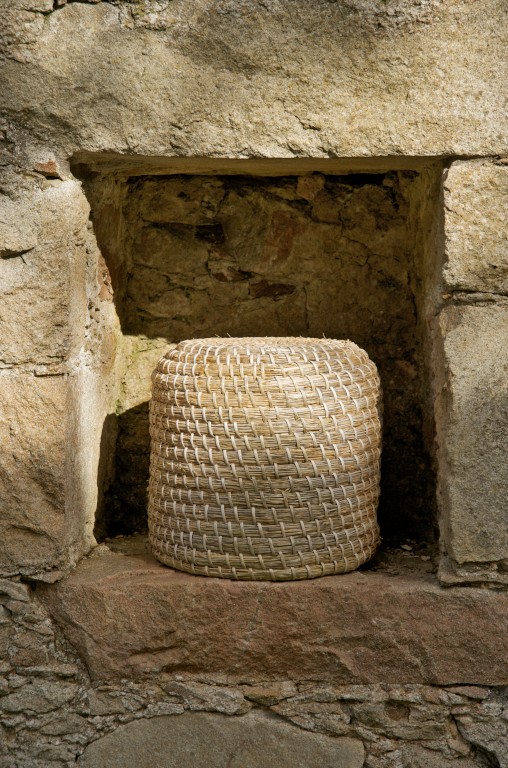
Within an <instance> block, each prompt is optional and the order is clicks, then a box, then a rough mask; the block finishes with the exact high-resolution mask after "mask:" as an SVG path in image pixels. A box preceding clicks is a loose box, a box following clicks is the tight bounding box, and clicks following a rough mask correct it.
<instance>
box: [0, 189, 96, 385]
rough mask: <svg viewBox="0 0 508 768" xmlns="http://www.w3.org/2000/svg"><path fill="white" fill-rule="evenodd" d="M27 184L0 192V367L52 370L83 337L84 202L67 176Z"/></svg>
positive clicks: (85, 306) (84, 285)
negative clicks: (22, 366) (36, 367)
mask: <svg viewBox="0 0 508 768" xmlns="http://www.w3.org/2000/svg"><path fill="white" fill-rule="evenodd" d="M34 175H35V174H34ZM27 187H28V188H25V189H20V188H19V186H18V187H15V188H14V190H13V189H9V190H8V194H7V192H6V191H5V190H4V194H1V195H0V265H1V266H0V269H1V283H0V297H1V300H0V368H6V367H9V368H10V367H12V366H19V365H25V366H26V365H30V366H32V367H33V366H34V365H37V366H44V367H46V368H48V367H49V369H50V370H51V371H54V369H55V368H56V367H57V366H58V365H60V366H61V365H62V363H63V362H65V361H67V360H68V359H69V357H70V356H72V355H73V354H76V353H77V352H78V351H79V348H80V347H81V345H82V343H83V337H84V334H85V325H86V321H87V317H88V308H87V295H86V257H85V254H84V247H85V242H86V239H87V222H88V213H89V206H88V203H87V200H86V198H85V196H84V195H83V192H82V191H81V188H80V185H79V183H78V182H76V181H73V180H66V181H60V180H59V181H56V180H52V181H47V180H45V179H43V178H42V177H40V180H32V181H31V182H30V183H29V184H28V185H27Z"/></svg>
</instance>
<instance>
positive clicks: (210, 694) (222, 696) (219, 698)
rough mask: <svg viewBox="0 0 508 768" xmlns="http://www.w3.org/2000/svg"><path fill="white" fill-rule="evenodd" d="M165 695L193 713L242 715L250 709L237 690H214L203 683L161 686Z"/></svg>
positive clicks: (174, 683) (173, 683)
mask: <svg viewBox="0 0 508 768" xmlns="http://www.w3.org/2000/svg"><path fill="white" fill-rule="evenodd" d="M163 688H164V690H165V691H166V693H168V694H169V695H170V696H175V697H177V699H180V700H181V701H182V702H183V703H184V704H185V707H186V708H188V709H191V710H194V711H196V712H197V711H199V710H208V711H212V712H222V713H223V714H225V715H239V714H244V713H245V712H247V711H248V710H249V709H250V705H249V703H248V702H247V701H245V699H244V697H243V694H242V692H241V691H240V690H238V689H237V688H233V687H231V688H226V689H224V688H216V687H215V686H212V685H204V684H203V683H194V682H192V683H191V682H188V683H180V682H171V683H167V684H166V685H164V686H163Z"/></svg>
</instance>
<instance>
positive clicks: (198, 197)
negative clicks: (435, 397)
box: [73, 156, 441, 544]
mask: <svg viewBox="0 0 508 768" xmlns="http://www.w3.org/2000/svg"><path fill="white" fill-rule="evenodd" d="M440 170H441V168H440V165H439V163H438V162H432V161H428V160H427V161H425V162H424V161H418V160H414V161H413V162H411V159H406V160H405V161H404V164H401V163H400V162H399V163H397V162H396V161H394V162H392V163H390V162H389V161H387V160H386V159H384V160H380V161H376V160H375V159H372V160H370V161H369V162H363V163H361V162H358V161H350V162H349V163H346V162H345V161H340V162H339V161H319V162H318V161H316V162H314V163H312V162H311V161H310V160H301V161H299V160H291V161H290V160H287V161H276V160H274V161H259V162H258V163H256V162H255V161H248V160H244V161H242V160H238V161H229V162H227V161H223V162H222V163H221V162H219V161H217V162H215V163H214V162H213V161H210V160H208V161H205V160H203V161H199V160H194V161H188V162H187V163H185V162H184V161H181V162H180V164H179V163H178V162H175V161H173V162H170V161H169V160H167V161H162V160H159V161H157V160H154V159H140V160H138V161H136V159H135V158H134V159H133V158H132V157H131V158H129V159H128V160H125V159H123V160H122V159H119V158H115V157H113V156H99V157H97V156H95V157H93V158H91V157H80V158H77V159H76V162H75V164H74V166H73V171H74V173H75V174H76V175H78V176H80V177H81V178H82V180H83V182H84V190H85V193H86V195H87V197H88V199H89V202H90V204H91V209H92V214H91V218H92V222H93V227H94V231H95V235H96V238H97V242H98V246H99V249H100V252H101V255H102V258H103V259H104V264H103V268H104V271H105V274H107V276H108V280H110V281H111V290H112V299H113V301H114V305H115V308H116V314H117V317H118V320H119V326H120V328H121V335H122V339H121V343H120V344H119V347H118V350H117V359H116V364H115V366H114V369H115V374H114V376H113V374H112V373H111V369H112V366H111V365H109V366H108V373H107V374H105V375H107V376H110V377H113V378H114V384H112V386H113V387H114V388H115V392H116V397H115V407H114V409H111V410H112V412H111V413H110V414H109V415H108V417H107V418H106V421H105V424H104V428H103V435H102V442H101V460H100V467H99V477H98V487H99V502H98V508H97V519H96V536H97V538H98V539H99V540H100V539H104V538H106V537H114V536H117V535H127V536H128V535H131V534H133V533H135V532H144V531H146V528H147V521H146V486H147V480H148V464H149V435H148V400H149V393H150V374H151V372H152V370H153V368H154V366H155V364H156V362H157V360H158V359H159V357H160V356H162V354H163V353H164V351H165V350H166V348H167V346H168V344H169V343H170V342H175V341H179V340H181V339H185V338H199V337H206V336H227V335H231V336H268V335H269V336H310V337H323V336H326V337H331V338H348V339H351V340H353V341H354V342H356V343H357V344H359V345H360V346H361V347H363V348H364V349H365V350H366V351H367V352H368V353H369V355H370V356H371V358H372V359H373V360H374V361H375V363H376V364H377V366H378V369H379V372H380V375H381V381H382V387H383V401H384V413H383V458H382V482H381V500H380V506H379V513H378V515H379V521H380V525H381V531H382V536H383V538H384V539H385V541H388V542H390V543H394V544H396V543H400V542H401V541H406V540H408V539H409V540H414V541H415V542H424V543H427V544H428V543H430V542H432V541H433V540H434V539H435V527H436V523H435V479H434V468H433V458H432V442H433V434H434V425H433V413H432V410H433V409H432V402H431V397H430V394H429V393H430V383H429V366H428V359H429V354H430V353H429V343H428V339H427V333H426V328H427V317H428V314H429V308H428V307H429V297H430V296H431V295H432V292H433V291H434V290H435V286H434V285H433V277H432V275H433V264H434V261H435V258H436V256H435V254H436V237H437V235H436V231H437V228H436V210H437V202H438V200H437V197H438V193H437V190H438V188H439V187H438V179H439V172H440Z"/></svg>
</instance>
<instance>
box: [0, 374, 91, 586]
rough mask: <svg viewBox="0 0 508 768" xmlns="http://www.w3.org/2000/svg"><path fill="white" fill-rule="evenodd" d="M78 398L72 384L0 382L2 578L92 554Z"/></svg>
mask: <svg viewBox="0 0 508 768" xmlns="http://www.w3.org/2000/svg"><path fill="white" fill-rule="evenodd" d="M79 395H80V385H79V379H78V377H77V376H67V375H58V376H39V377H35V376H31V375H29V374H25V373H17V372H13V371H3V372H2V373H1V375H0V411H1V417H0V433H1V440H0V442H1V445H2V451H1V456H0V506H1V508H2V518H1V521H0V573H1V572H3V573H14V572H17V571H18V570H19V569H21V571H22V572H24V573H30V574H33V573H35V572H38V571H44V570H46V569H48V568H61V567H65V566H66V564H68V563H69V562H75V561H76V559H77V558H78V557H79V556H80V555H82V554H83V553H84V552H87V551H88V550H89V549H90V547H91V546H92V543H93V539H92V537H91V529H90V516H91V515H93V507H92V509H90V502H89V500H88V498H87V488H86V487H83V485H85V484H84V483H81V482H80V475H81V472H82V470H81V467H78V466H76V464H77V463H78V462H79V458H80V446H79V445H78V440H77V435H76V421H77V420H78V415H77V411H78V409H79V403H78V400H79ZM92 503H93V501H92ZM87 517H88V521H87Z"/></svg>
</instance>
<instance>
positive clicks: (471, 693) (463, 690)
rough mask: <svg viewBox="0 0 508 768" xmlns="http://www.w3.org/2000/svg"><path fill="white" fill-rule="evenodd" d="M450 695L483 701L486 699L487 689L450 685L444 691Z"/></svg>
mask: <svg viewBox="0 0 508 768" xmlns="http://www.w3.org/2000/svg"><path fill="white" fill-rule="evenodd" d="M446 690H447V691H449V692H450V693H456V694H457V695H458V696H466V697H467V698H468V699H476V700H477V701H483V700H484V699H486V698H488V695H489V689H488V688H480V686H479V685H452V686H451V687H449V688H447V689H446Z"/></svg>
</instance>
